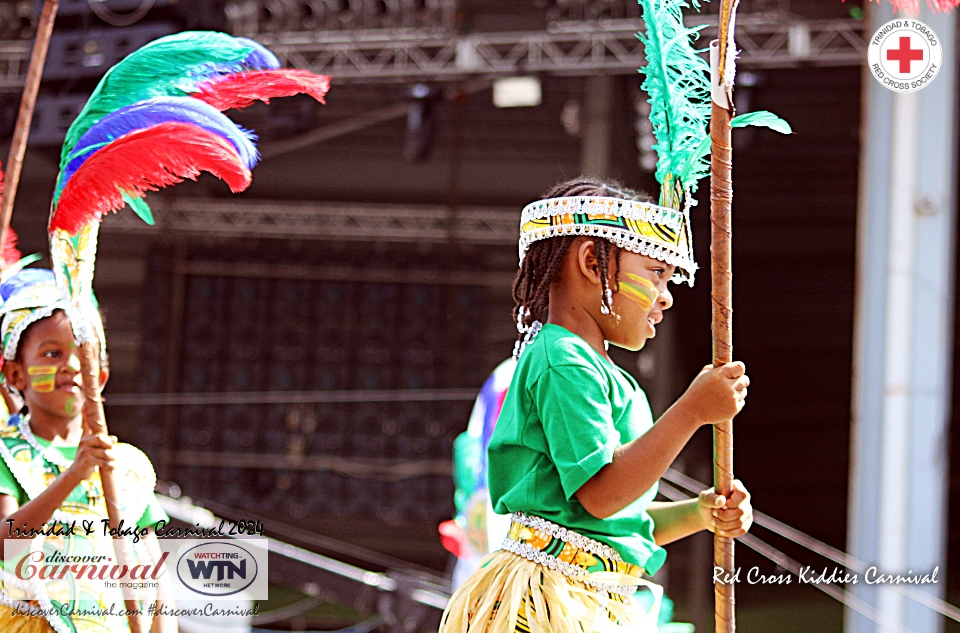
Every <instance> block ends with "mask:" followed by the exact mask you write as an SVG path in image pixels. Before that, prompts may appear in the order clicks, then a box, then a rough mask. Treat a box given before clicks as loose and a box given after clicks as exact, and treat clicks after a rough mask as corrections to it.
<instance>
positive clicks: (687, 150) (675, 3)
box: [637, 0, 710, 206]
mask: <svg viewBox="0 0 960 633" xmlns="http://www.w3.org/2000/svg"><path fill="white" fill-rule="evenodd" d="M639 3H640V8H641V10H642V12H643V21H644V25H645V27H646V29H645V32H643V33H639V34H638V35H637V37H638V38H639V39H640V41H641V42H642V43H643V48H644V56H645V57H646V59H647V64H646V66H644V67H643V68H641V69H640V73H641V74H642V75H643V76H644V80H643V84H642V85H641V87H642V88H643V90H644V91H646V93H647V94H648V95H649V96H650V101H649V102H650V122H651V123H652V124H653V132H654V136H655V137H656V139H657V144H656V145H654V150H656V152H657V173H656V178H657V182H659V183H660V184H661V185H665V186H664V189H665V190H666V189H671V190H672V189H673V187H671V186H670V185H671V184H672V185H673V186H677V185H678V183H677V182H676V181H677V180H679V181H680V183H679V185H680V186H681V188H689V189H690V190H691V191H694V190H696V186H697V181H698V180H700V179H701V178H703V177H704V176H706V175H707V174H708V173H709V172H710V165H709V163H706V162H705V161H694V162H693V163H692V164H691V163H690V161H689V158H690V156H691V154H692V153H693V152H695V151H696V150H697V148H698V147H699V146H700V142H701V140H702V139H703V138H704V137H705V136H706V134H707V124H708V122H709V120H710V66H709V64H707V62H706V61H704V59H703V58H702V57H699V56H698V55H697V51H696V50H694V48H693V46H692V45H691V40H692V39H695V38H696V37H698V31H699V30H700V29H702V28H703V27H702V26H699V27H695V28H689V29H688V28H687V27H685V26H684V25H683V9H686V8H690V7H693V8H695V9H699V8H700V2H699V0H639ZM684 167H689V168H688V169H686V170H685V169H684ZM671 195H672V192H671V191H663V193H662V194H661V200H663V198H664V196H667V197H669V196H671ZM675 202H676V201H675ZM670 206H673V205H670Z"/></svg>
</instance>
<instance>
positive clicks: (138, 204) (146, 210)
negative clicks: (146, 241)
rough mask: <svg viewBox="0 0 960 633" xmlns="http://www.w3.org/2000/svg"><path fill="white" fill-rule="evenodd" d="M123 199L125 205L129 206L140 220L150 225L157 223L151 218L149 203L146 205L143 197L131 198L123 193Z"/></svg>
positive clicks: (151, 212)
mask: <svg viewBox="0 0 960 633" xmlns="http://www.w3.org/2000/svg"><path fill="white" fill-rule="evenodd" d="M123 201H124V202H126V203H127V206H128V207H130V208H131V209H132V210H133V212H134V213H136V214H137V216H138V217H139V218H140V219H141V220H143V221H144V222H146V223H147V224H149V225H150V226H153V225H154V224H156V223H157V222H156V220H154V219H153V211H151V210H150V205H148V204H147V203H146V202H145V201H144V199H143V198H132V197H130V196H128V195H127V194H126V193H124V194H123Z"/></svg>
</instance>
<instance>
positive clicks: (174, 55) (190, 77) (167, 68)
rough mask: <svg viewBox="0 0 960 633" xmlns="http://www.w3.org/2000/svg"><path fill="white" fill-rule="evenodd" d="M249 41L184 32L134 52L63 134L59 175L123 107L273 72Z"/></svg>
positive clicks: (112, 72) (102, 83) (108, 76)
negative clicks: (248, 73) (84, 140)
mask: <svg viewBox="0 0 960 633" xmlns="http://www.w3.org/2000/svg"><path fill="white" fill-rule="evenodd" d="M275 59H276V58H273V59H270V58H269V57H267V56H265V55H264V54H263V53H262V51H260V50H257V49H256V47H255V46H254V44H253V43H252V42H250V41H244V40H242V39H238V38H234V37H232V36H230V35H227V34H225V33H215V32H207V31H188V32H184V33H177V34H175V35H168V36H166V37H162V38H160V39H158V40H154V41H153V42H151V43H149V44H147V45H146V46H144V47H142V48H140V49H138V50H136V51H134V52H133V53H131V54H130V55H128V56H127V57H125V58H124V59H123V61H121V62H120V63H118V64H117V65H116V66H114V67H113V68H111V69H110V70H109V71H107V74H106V75H104V77H103V79H101V80H100V83H99V85H97V88H96V89H95V90H94V91H93V94H92V95H91V96H90V99H89V100H88V101H87V104H86V105H85V106H84V108H83V110H82V111H81V112H80V114H79V115H77V118H76V120H75V121H74V122H73V124H72V125H71V126H70V129H69V130H68V131H67V137H66V140H65V141H64V143H63V150H62V153H61V155H60V169H61V170H63V168H64V167H66V164H67V161H68V158H69V157H70V153H71V152H72V151H73V148H74V147H75V146H76V144H77V142H78V141H79V140H80V138H81V137H82V136H83V135H84V133H86V131H87V130H89V129H90V128H91V127H92V126H93V125H95V124H96V123H97V122H98V121H99V120H100V119H102V118H103V117H104V116H106V115H107V114H110V113H111V112H113V111H115V110H119V109H120V108H123V107H125V106H128V105H130V104H133V103H136V102H138V101H143V100H144V99H150V98H152V97H161V96H187V95H189V94H190V93H191V92H193V91H194V90H195V89H196V87H197V85H198V83H199V82H201V81H204V80H207V79H209V78H211V77H215V76H217V75H219V74H223V73H228V72H236V71H240V70H246V69H250V68H259V66H260V65H263V64H266V65H267V66H273V65H274V62H275Z"/></svg>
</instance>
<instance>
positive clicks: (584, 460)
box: [441, 179, 752, 633]
mask: <svg viewBox="0 0 960 633" xmlns="http://www.w3.org/2000/svg"><path fill="white" fill-rule="evenodd" d="M688 221H689V220H688V216H687V214H686V212H684V211H676V210H674V209H670V208H667V207H661V206H658V205H655V204H653V203H651V202H649V201H648V200H645V199H643V197H642V196H641V195H640V194H637V193H635V192H632V191H628V190H624V189H622V188H617V187H614V186H612V185H608V184H605V183H602V182H599V181H596V180H591V179H579V180H575V181H571V182H568V183H563V184H561V185H558V186H557V187H555V188H554V189H553V190H551V191H550V192H548V193H547V195H546V196H545V199H544V200H541V201H538V202H535V203H533V204H531V205H528V206H527V207H526V209H524V213H523V216H522V219H521V238H520V248H521V251H520V252H521V268H520V272H519V274H518V276H517V280H516V282H515V284H514V298H515V300H516V301H517V305H518V329H519V330H520V340H519V341H518V342H517V350H516V351H517V355H518V365H517V370H516V373H515V375H514V378H513V382H512V384H511V386H510V389H509V391H508V392H507V398H506V401H505V402H504V405H503V410H502V412H501V414H500V419H499V421H498V423H497V426H496V429H495V431H494V434H493V438H492V440H491V442H490V448H489V478H490V498H491V501H492V503H493V506H494V509H495V510H496V511H497V512H499V513H513V522H512V525H511V529H510V532H509V534H508V536H507V538H506V539H505V540H504V543H503V549H502V550H501V551H500V552H497V553H495V554H493V555H492V556H491V557H490V558H489V559H488V560H487V561H486V562H485V564H484V566H483V567H482V568H481V569H480V570H479V571H478V572H477V573H476V574H474V576H472V577H471V578H470V580H468V581H467V582H466V583H465V584H464V585H463V586H462V587H461V588H460V590H458V591H457V593H455V594H454V596H453V598H452V599H451V602H450V604H449V606H448V607H447V611H446V612H445V613H444V619H443V623H442V625H441V632H442V633H467V632H474V631H476V632H477V633H486V632H487V631H489V632H491V633H492V632H496V633H500V632H505V631H523V632H524V633H525V632H527V631H531V630H532V631H558V632H564V633H567V632H569V633H594V632H599V631H632V632H636V631H651V632H652V631H655V630H656V615H657V614H656V604H655V607H654V609H653V610H651V611H650V612H645V610H644V609H643V608H641V607H640V606H639V601H636V600H633V599H631V597H630V596H631V595H632V594H633V593H634V592H635V591H636V589H637V587H638V586H644V585H645V586H648V587H650V588H651V589H652V590H653V591H654V594H655V595H657V596H658V595H659V593H658V590H659V587H657V586H656V585H653V584H652V583H649V582H648V581H646V580H645V579H643V578H642V576H644V575H645V574H653V573H654V572H656V571H657V570H658V569H659V568H660V567H661V566H662V565H663V562H664V559H665V558H666V552H665V551H664V550H663V549H662V547H661V546H662V545H664V544H666V543H669V542H671V541H674V540H677V539H679V538H683V537H684V536H687V535H689V534H692V533H694V532H698V531H700V530H710V531H713V532H716V533H717V534H720V535H722V536H730V537H736V536H741V535H743V534H744V533H746V531H747V530H748V529H749V527H750V525H751V523H752V508H751V506H750V497H749V493H747V491H746V489H745V488H744V487H743V485H742V484H740V482H736V484H735V486H734V493H733V494H732V495H731V496H730V498H729V499H724V498H723V497H722V496H720V495H717V494H715V493H714V491H713V490H712V489H711V490H705V491H703V492H702V493H701V494H700V495H699V498H698V499H690V500H688V501H681V502H675V503H657V502H654V501H653V498H654V497H655V496H656V493H657V481H658V480H659V478H660V477H661V476H662V475H663V473H664V472H665V471H666V469H667V468H668V467H669V466H670V464H671V463H672V462H673V460H674V459H675V458H676V456H677V454H678V453H679V452H680V450H681V449H682V448H683V446H684V445H685V444H686V442H687V441H688V440H689V439H690V437H691V436H692V435H693V433H694V432H695V431H696V430H697V429H698V428H699V427H701V426H703V425H705V424H714V423H717V422H721V421H723V420H727V419H730V418H732V417H734V416H735V415H736V414H737V413H738V412H739V411H740V409H741V408H742V407H743V404H744V399H745V398H746V394H747V386H748V385H749V379H748V378H747V376H746V375H745V373H744V366H743V364H742V363H730V364H727V365H724V366H722V367H717V368H714V367H712V366H709V367H705V368H704V369H703V371H701V372H700V374H699V375H698V376H697V377H696V378H695V379H694V381H693V383H692V384H691V385H690V387H689V388H688V389H687V391H686V393H684V394H683V396H682V397H681V398H680V399H679V400H678V401H677V402H676V403H675V404H674V405H673V406H672V407H671V408H670V409H669V410H667V412H666V413H664V414H663V416H661V417H660V419H659V420H657V422H656V424H654V422H653V418H652V415H651V412H650V407H649V404H648V403H647V399H646V396H645V395H644V393H643V391H642V390H641V389H640V387H639V386H638V385H637V383H636V381H635V380H634V379H633V378H632V377H631V376H630V375H629V374H628V373H627V372H625V371H624V370H622V369H621V368H619V367H617V366H616V365H615V364H614V363H613V361H612V360H611V359H610V357H609V356H608V354H607V344H608V343H612V344H614V345H617V346H620V347H623V348H626V349H630V350H638V349H640V348H641V347H643V345H644V344H645V343H646V341H647V340H648V339H650V338H653V337H654V336H655V334H656V326H657V324H658V323H659V322H660V320H661V319H662V318H663V313H664V310H667V309H669V308H670V307H671V305H672V304H673V297H672V296H671V294H670V291H669V289H668V288H667V282H668V281H670V280H674V281H679V280H692V277H693V273H694V271H695V269H696V264H695V263H694V262H693V259H692V249H691V247H690V242H689V226H688ZM655 602H658V601H657V600H655Z"/></svg>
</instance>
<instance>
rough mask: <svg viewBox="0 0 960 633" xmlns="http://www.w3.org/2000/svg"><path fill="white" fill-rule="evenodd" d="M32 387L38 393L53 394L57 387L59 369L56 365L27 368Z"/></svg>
mask: <svg viewBox="0 0 960 633" xmlns="http://www.w3.org/2000/svg"><path fill="white" fill-rule="evenodd" d="M27 375H29V376H32V377H31V378H30V387H31V388H32V389H33V390H34V391H36V392H37V393H52V392H53V390H54V388H55V386H56V375H57V368H56V366H54V365H37V366H34V367H27Z"/></svg>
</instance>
